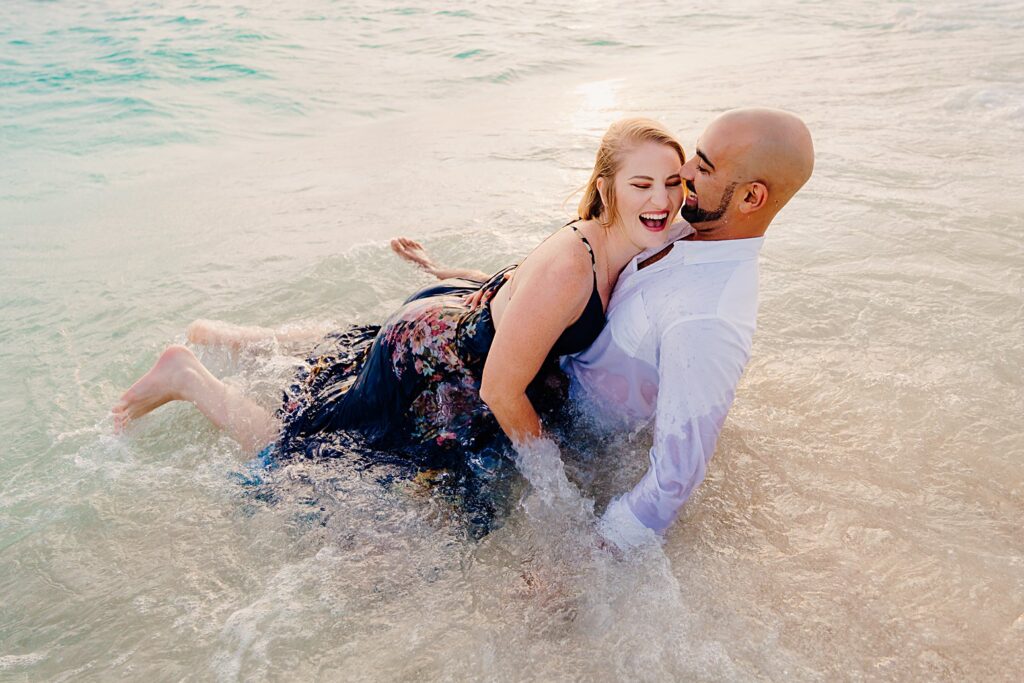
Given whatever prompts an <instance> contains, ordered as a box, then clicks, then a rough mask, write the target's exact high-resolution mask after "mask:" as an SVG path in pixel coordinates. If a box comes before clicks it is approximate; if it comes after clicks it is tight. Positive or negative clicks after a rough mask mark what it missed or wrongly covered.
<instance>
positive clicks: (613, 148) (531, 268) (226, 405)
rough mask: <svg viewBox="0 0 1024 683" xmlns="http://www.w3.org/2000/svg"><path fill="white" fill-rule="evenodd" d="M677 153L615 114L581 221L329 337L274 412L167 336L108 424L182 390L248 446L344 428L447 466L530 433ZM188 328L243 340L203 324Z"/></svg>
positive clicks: (652, 129) (665, 196)
mask: <svg viewBox="0 0 1024 683" xmlns="http://www.w3.org/2000/svg"><path fill="white" fill-rule="evenodd" d="M684 162H685V155H684V153H683V150H682V147H681V146H680V145H679V143H678V142H677V141H676V140H675V139H674V138H673V137H672V136H671V134H669V133H668V132H667V131H666V130H665V129H664V127H662V126H661V125H660V124H658V123H656V122H654V121H650V120H647V119H624V120H622V121H618V122H616V123H614V124H612V126H611V127H610V128H609V130H608V132H607V133H606V134H605V136H604V138H603V139H602V141H601V145H600V148H599V149H598V152H597V158H596V163H595V166H594V170H593V173H592V174H591V177H590V180H589V181H588V183H587V185H586V188H585V190H584V196H583V199H582V201H581V202H580V206H579V219H577V220H576V221H573V222H572V223H570V224H568V225H566V226H564V227H563V228H562V229H560V230H558V231H557V232H555V233H554V234H553V235H552V236H551V237H549V238H548V239H547V240H545V241H544V242H543V243H542V244H541V245H540V246H538V247H537V249H535V250H534V251H533V253H531V254H530V255H529V256H528V257H527V258H526V260H525V261H523V263H522V264H521V265H519V266H512V267H510V268H506V269H505V270H503V271H500V272H499V273H497V274H496V275H494V276H493V277H491V278H490V279H489V280H487V281H486V282H479V281H474V280H470V279H452V280H447V281H445V282H443V283H441V284H440V285H435V286H432V287H429V288H427V289H425V290H421V291H420V292H417V293H416V294H414V295H413V296H412V297H411V298H410V299H409V300H407V301H406V303H405V304H404V305H403V306H402V307H401V308H400V309H399V310H398V311H396V312H395V313H394V314H393V315H392V316H391V317H390V318H388V320H387V321H385V323H384V324H383V325H382V326H379V327H378V326H364V327H354V328H352V329H349V330H346V331H344V332H340V333H336V334H331V335H328V337H327V338H326V339H325V341H324V342H323V343H322V344H321V347H320V348H318V349H317V351H316V352H315V353H314V355H313V356H312V357H311V358H310V359H309V361H308V363H307V365H306V366H305V367H304V368H303V369H302V370H301V371H300V373H299V375H298V377H297V379H296V382H295V383H294V384H293V385H292V386H291V387H290V388H289V389H288V390H287V391H286V392H285V400H284V403H283V406H282V408H281V409H280V410H279V411H278V412H277V414H276V415H271V414H270V413H269V412H268V411H266V410H264V409H263V408H262V407H260V406H258V405H257V404H255V403H254V402H252V401H251V400H249V399H247V398H246V397H244V396H242V395H240V394H239V393H238V392H237V391H235V390H234V389H232V388H230V387H228V386H226V385H225V384H224V383H223V382H220V381H219V380H217V379H216V378H215V377H214V376H213V375H212V374H211V373H210V372H209V371H208V370H207V369H206V368H205V367H204V366H203V365H202V364H201V363H200V362H199V361H198V360H197V359H196V357H195V356H194V355H193V354H192V352H191V351H189V350H188V349H187V348H185V347H182V346H175V347H171V348H169V349H168V350H167V351H165V352H164V354H163V355H162V356H161V358H160V359H159V360H158V361H157V363H156V365H155V366H154V367H153V368H152V369H151V370H150V371H149V372H148V373H146V375H144V376H143V377H142V378H141V379H140V380H139V381H138V382H136V383H135V384H134V385H132V387H131V388H130V389H129V390H128V391H127V392H126V393H125V394H124V395H123V396H122V397H121V400H120V402H119V403H118V404H117V405H116V406H115V407H114V409H113V413H114V417H115V426H116V427H117V428H118V429H120V428H122V427H123V426H124V424H125V423H126V422H127V421H128V420H130V419H134V418H137V417H139V416H141V415H144V414H146V413H147V412H149V411H151V410H153V409H154V408H156V407H158V406H160V405H162V404H163V403H166V402H168V401H172V400H186V401H191V402H192V403H194V404H195V405H196V406H197V407H198V408H199V409H200V411H202V412H203V414H204V415H206V416H207V417H208V418H209V419H211V420H212V421H213V422H214V423H215V424H216V425H218V426H219V427H221V428H224V429H226V430H227V431H228V433H229V434H230V435H231V436H232V437H234V438H235V439H236V440H237V441H239V442H240V443H241V444H242V445H243V446H244V447H246V448H250V449H257V448H260V447H263V446H265V445H266V444H268V443H274V444H276V446H277V447H278V448H280V449H281V450H282V451H285V452H293V451H295V450H296V449H302V448H303V444H304V443H305V442H306V441H307V440H308V439H309V438H310V437H313V436H314V435H318V434H325V433H334V432H341V431H343V432H347V433H356V434H359V435H360V436H361V437H363V438H365V439H366V440H367V442H368V443H369V445H372V446H375V447H383V448H392V447H401V448H402V451H403V453H405V454H408V456H409V457H415V454H416V453H420V454H422V455H423V457H424V458H427V457H429V458H437V457H439V456H440V457H441V459H442V460H441V462H442V463H443V462H444V460H445V458H451V459H454V458H458V457H463V455H464V454H463V452H464V451H466V450H470V451H471V450H473V449H474V448H477V447H481V446H485V445H487V444H488V443H489V442H490V440H491V438H492V437H493V436H496V435H497V434H498V427H499V426H500V430H501V431H502V432H504V434H505V435H506V436H507V437H508V438H509V439H510V440H511V441H512V442H513V443H514V444H515V445H521V444H523V443H525V442H528V441H530V440H531V439H534V438H537V437H539V436H540V435H541V421H540V418H539V417H538V413H537V410H536V409H535V406H534V404H533V403H532V402H531V400H530V398H529V397H528V388H529V386H530V384H531V382H533V381H534V379H535V378H536V377H537V376H538V373H539V371H540V370H541V368H542V366H543V365H544V363H545V361H546V360H550V359H553V358H555V357H557V356H558V355H563V354H567V353H574V352H577V351H581V350H583V349H584V348H586V347H587V346H589V345H590V343H591V342H592V341H593V340H594V339H595V338H596V336H597V334H598V332H599V331H600V329H601V327H602V326H603V324H604V310H605V308H606V307H607V304H608V300H609V298H610V296H611V291H612V288H613V287H614V286H615V281H616V279H617V278H618V274H619V273H620V272H621V271H622V269H623V268H624V267H625V266H626V264H627V263H628V262H629V261H630V260H631V259H632V258H633V257H634V256H636V254H638V253H639V252H641V251H643V250H645V249H648V248H652V247H658V246H661V245H662V244H663V243H665V241H666V240H667V238H668V235H669V228H670V226H671V223H672V219H673V217H674V216H675V215H676V213H677V212H678V211H679V208H680V206H681V204H682V202H683V198H684V192H685V190H684V186H683V183H682V180H681V178H680V175H679V171H680V168H681V166H682V164H683V163H684ZM510 273H511V277H509V274H510ZM479 291H483V292H484V293H486V294H487V295H489V296H490V295H493V298H491V301H490V304H489V305H488V306H483V307H477V308H473V307H470V306H468V305H467V304H466V303H465V302H464V299H465V297H466V296H467V295H470V294H472V293H474V292H479ZM247 335H249V336H247ZM190 337H191V338H192V339H193V340H194V341H231V340H234V341H236V342H238V341H241V340H252V337H251V335H250V334H249V333H248V332H246V331H244V330H237V331H235V332H232V331H230V330H229V331H228V332H227V333H226V334H225V333H224V331H223V328H221V329H220V331H219V332H218V328H216V327H213V326H211V325H209V324H202V323H200V324H198V325H196V326H194V327H193V328H192V329H191V330H190ZM424 462H425V461H424ZM431 462H432V463H436V462H438V461H437V460H432V461H431Z"/></svg>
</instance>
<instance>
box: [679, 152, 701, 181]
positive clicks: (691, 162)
mask: <svg viewBox="0 0 1024 683" xmlns="http://www.w3.org/2000/svg"><path fill="white" fill-rule="evenodd" d="M679 175H680V176H681V177H682V178H683V179H684V180H693V179H694V177H696V175H697V156H696V155H694V156H692V157H690V158H689V159H687V160H686V163H685V164H683V167H682V168H681V169H679Z"/></svg>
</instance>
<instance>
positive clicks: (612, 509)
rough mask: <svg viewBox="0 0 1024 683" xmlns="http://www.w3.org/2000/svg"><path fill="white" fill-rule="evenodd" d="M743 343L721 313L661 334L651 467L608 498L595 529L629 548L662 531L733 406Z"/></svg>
mask: <svg viewBox="0 0 1024 683" xmlns="http://www.w3.org/2000/svg"><path fill="white" fill-rule="evenodd" d="M748 357H749V345H748V343H746V341H745V337H744V335H743V334H741V333H740V332H739V330H737V329H736V328H735V327H733V326H732V325H730V324H729V323H727V322H725V321H723V320H722V319H720V318H701V319H688V320H684V321H681V322H679V323H676V324H675V325H673V326H672V327H671V328H669V329H668V330H666V331H665V332H664V333H663V334H662V338H661V340H660V355H659V359H658V376H659V381H658V399H657V407H656V411H655V425H654V444H653V446H652V448H651V451H650V467H649V468H648V470H647V473H646V474H645V475H644V476H643V478H642V479H641V480H640V482H639V483H638V484H637V485H636V486H634V487H633V489H632V490H631V491H630V492H629V493H627V494H626V495H624V496H622V497H620V498H617V499H615V500H613V501H612V503H611V504H610V505H609V506H608V510H607V511H606V512H605V514H604V517H603V518H602V520H601V525H600V526H601V531H602V533H603V534H604V535H605V536H606V537H608V538H609V539H610V540H611V541H613V542H615V543H616V544H617V545H619V546H623V547H628V546H631V545H635V544H637V543H640V542H643V540H644V539H646V538H650V537H651V532H652V531H653V532H657V533H661V532H663V531H665V529H667V528H668V526H669V525H670V524H671V523H672V522H673V521H674V520H675V518H676V516H677V514H678V513H679V510H680V508H681V507H682V506H683V503H685V502H686V500H687V498H689V497H690V494H691V493H692V492H693V491H694V489H696V488H697V486H698V485H699V484H700V483H701V481H703V479H704V474H705V471H706V469H707V464H708V462H709V461H710V460H711V456H712V455H713V454H714V452H715V444H716V443H717V442H718V434H719V432H720V431H721V429H722V424H723V423H724V422H725V416H726V414H727V413H728V412H729V407H730V406H731V405H732V400H733V397H734V396H735V392H736V385H737V384H738V383H739V380H740V376H741V375H742V374H743V368H744V367H745V365H746V362H747V358H748Z"/></svg>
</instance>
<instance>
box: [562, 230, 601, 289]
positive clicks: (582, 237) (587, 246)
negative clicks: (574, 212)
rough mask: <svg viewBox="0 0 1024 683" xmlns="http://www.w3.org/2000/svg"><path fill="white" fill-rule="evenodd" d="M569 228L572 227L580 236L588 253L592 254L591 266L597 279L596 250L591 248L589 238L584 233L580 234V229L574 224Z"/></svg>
mask: <svg viewBox="0 0 1024 683" xmlns="http://www.w3.org/2000/svg"><path fill="white" fill-rule="evenodd" d="M569 227H571V228H572V229H573V231H574V232H575V233H576V234H577V235H579V238H580V240H582V241H583V244H584V246H586V248H587V251H588V252H590V266H591V267H592V268H593V269H594V275H595V277H596V276H597V258H596V257H595V256H594V248H593V247H592V246H590V242H588V241H587V238H586V237H585V236H584V235H583V233H582V232H580V229H579V228H577V227H576V226H575V225H573V224H572V223H570V224H569Z"/></svg>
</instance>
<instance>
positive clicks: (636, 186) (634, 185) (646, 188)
mask: <svg viewBox="0 0 1024 683" xmlns="http://www.w3.org/2000/svg"><path fill="white" fill-rule="evenodd" d="M633 187H635V188H636V189H638V190H649V189H651V186H650V185H639V184H637V183H633Z"/></svg>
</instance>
